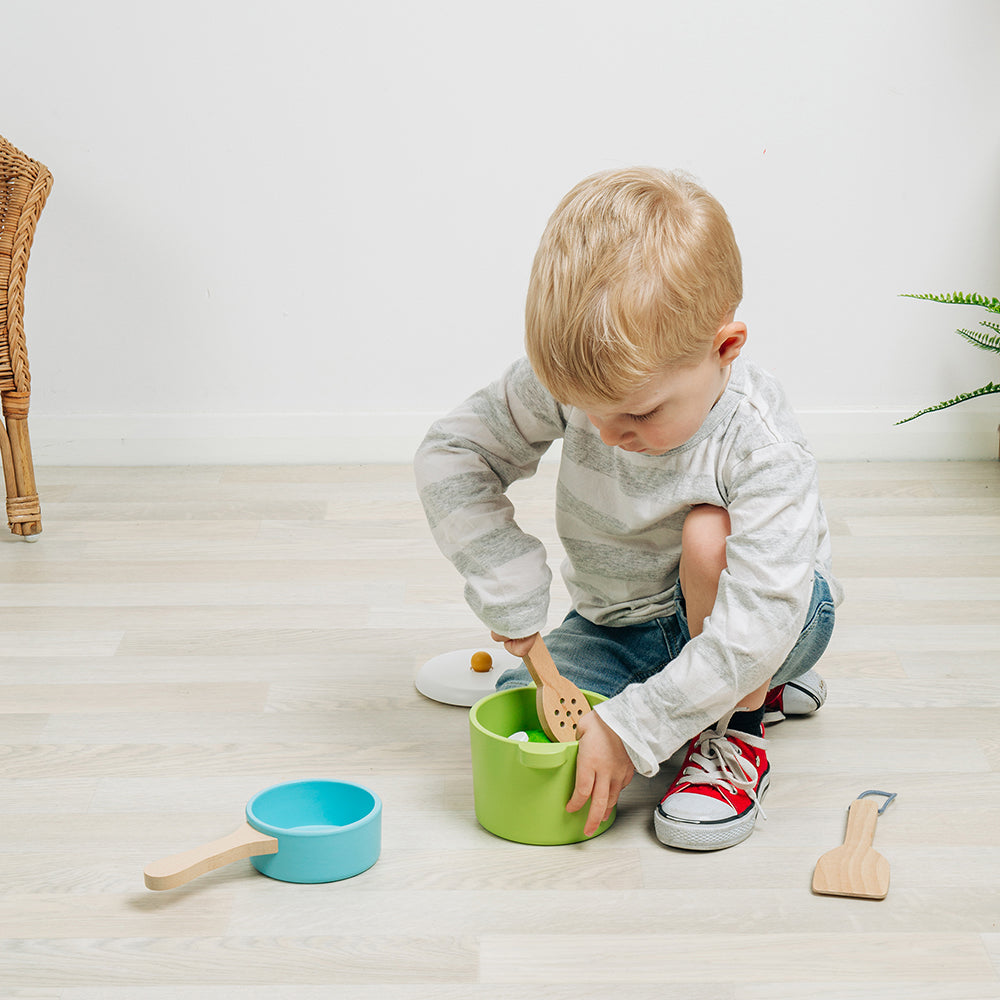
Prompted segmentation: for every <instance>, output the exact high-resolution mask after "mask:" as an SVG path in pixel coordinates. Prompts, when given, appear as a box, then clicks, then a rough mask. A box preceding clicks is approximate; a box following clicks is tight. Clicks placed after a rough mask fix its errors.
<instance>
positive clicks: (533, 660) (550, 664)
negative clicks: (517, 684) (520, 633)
mask: <svg viewBox="0 0 1000 1000" xmlns="http://www.w3.org/2000/svg"><path fill="white" fill-rule="evenodd" d="M522 659H523V660H524V665H525V666H526V667H527V668H528V673H529V674H531V679H532V680H533V681H534V682H535V683H536V684H537V685H538V687H544V686H545V685H546V684H557V683H558V682H559V676H560V674H559V670H558V668H557V667H556V664H555V660H553V659H552V654H551V653H549V651H548V649H547V648H546V645H545V640H544V639H543V638H542V637H541V635H539V636H538V638H537V639H536V640H535V642H534V644H533V645H532V647H531V649H529V650H528V652H527V653H525V654H524V656H523V657H522Z"/></svg>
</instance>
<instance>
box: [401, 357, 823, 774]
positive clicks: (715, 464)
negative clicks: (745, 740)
mask: <svg viewBox="0 0 1000 1000" xmlns="http://www.w3.org/2000/svg"><path fill="white" fill-rule="evenodd" d="M560 438H561V439H562V442H563V444H562V458H561V462H560V467H559V476H558V482H557V490H556V497H555V509H556V525H557V529H558V532H559V536H560V539H561V540H562V543H563V546H564V548H565V551H566V560H565V562H564V563H563V566H562V573H563V577H564V579H565V581H566V585H567V588H568V590H569V593H570V596H571V598H572V600H573V606H574V608H575V609H576V611H578V612H579V613H580V614H581V615H583V616H584V617H585V618H588V619H589V620H591V621H593V622H595V623H596V624H599V625H607V626H612V627H613V626H616V625H627V624H636V623H641V622H646V621H650V620H652V619H654V618H658V617H662V616H666V615H670V614H672V613H673V611H674V585H675V584H676V582H677V572H678V565H679V562H680V551H681V528H682V526H683V523H684V518H685V517H686V516H687V513H688V511H689V510H690V508H691V507H692V506H693V505H695V504H702V503H707V504H714V505H715V506H719V507H725V508H726V509H727V510H728V512H729V515H730V521H731V526H732V533H731V535H730V537H729V540H728V544H727V568H726V570H725V571H724V572H723V574H722V579H721V580H720V584H719V592H718V597H717V599H716V603H715V607H714V608H713V611H712V614H711V616H710V617H709V618H708V619H706V621H705V626H704V630H703V632H702V634H701V635H700V636H697V637H695V638H694V639H693V640H692V641H691V642H690V643H688V645H687V646H686V647H685V649H684V650H683V652H682V653H681V655H680V656H679V657H678V658H677V659H675V660H674V661H672V662H671V663H669V664H667V665H666V666H665V667H664V669H663V670H661V671H660V673H658V674H657V675H656V676H654V677H653V678H651V679H650V680H648V681H646V682H645V683H642V684H638V683H637V684H632V685H630V686H629V687H627V688H626V689H625V690H624V691H622V692H621V693H620V694H618V695H616V696H615V697H614V698H611V699H610V700H608V701H607V702H605V703H604V704H602V705H601V706H599V708H598V710H597V711H598V713H599V714H600V715H601V717H602V719H604V720H605V721H606V722H607V723H608V724H609V725H610V726H611V728H612V729H614V730H615V732H616V733H617V734H618V735H619V736H620V737H621V739H622V741H623V743H624V744H625V747H626V749H627V750H628V752H629V756H630V757H631V759H632V762H633V764H634V765H635V767H636V770H637V771H639V773H641V774H645V775H652V774H655V773H656V771H657V770H658V767H659V764H660V762H662V761H664V760H666V759H667V758H668V757H670V755H671V754H673V753H674V752H675V751H676V750H677V749H678V748H679V747H680V746H682V745H683V744H684V743H685V742H686V741H687V740H688V739H690V738H691V737H692V736H694V735H696V734H697V733H699V732H700V731H701V730H703V729H704V728H706V727H707V726H710V725H713V724H714V723H715V722H716V721H717V720H718V719H719V718H721V717H722V716H723V715H725V714H726V713H727V712H728V711H730V710H731V709H732V708H733V706H734V705H736V704H737V703H738V701H739V699H740V698H741V697H743V696H744V695H745V694H747V693H749V692H750V691H753V690H755V689H756V688H758V687H759V686H760V685H761V684H763V683H764V682H765V681H766V680H767V679H768V678H769V677H770V676H772V675H773V674H774V672H775V671H776V670H777V668H778V667H779V666H780V665H781V663H782V662H783V661H784V659H785V657H786V656H787V655H788V652H789V651H790V650H791V647H792V646H793V645H794V643H795V641H796V639H797V638H798V635H799V633H800V631H801V629H802V626H803V624H804V622H805V616H806V612H807V610H808V607H809V601H810V597H811V594H812V584H813V573H814V571H815V572H819V573H820V574H822V575H823V576H824V577H825V578H826V580H827V582H828V583H829V584H830V588H831V591H832V593H833V595H834V599H835V601H836V602H837V603H839V602H840V600H841V598H842V591H841V589H840V587H839V585H838V583H837V581H836V580H835V578H834V577H833V574H832V572H831V567H830V539H829V531H828V527H827V522H826V517H825V515H824V512H823V508H822V504H821V502H820V499H819V493H818V487H817V476H816V463H815V460H814V459H813V457H812V455H811V454H810V453H809V451H808V449H807V447H806V444H805V440H804V438H803V435H802V433H801V431H800V430H799V427H798V424H797V421H796V420H795V417H794V416H793V414H792V412H791V410H790V408H789V406H788V404H787V403H786V401H785V398H784V394H783V392H782V390H781V388H780V386H779V385H778V383H777V382H776V381H775V380H774V379H773V378H772V377H771V376H769V375H768V374H766V373H765V372H763V371H762V370H761V369H759V368H757V367H756V366H754V365H753V364H752V363H750V362H748V361H746V360H744V359H743V358H742V357H741V358H738V359H737V360H736V362H735V363H734V364H733V366H732V370H731V373H730V378H729V383H728V385H727V387H726V390H725V392H724V393H723V394H722V396H721V397H720V399H719V400H718V402H717V403H716V404H715V406H714V407H713V409H712V411H711V413H710V414H709V415H708V417H707V418H706V420H705V422H704V423H703V424H702V426H701V428H700V429H699V430H698V431H697V433H696V434H695V435H694V436H693V437H692V438H691V439H690V440H688V441H687V442H685V443H684V444H683V445H681V446H680V447H679V448H675V449H673V450H672V451H669V452H667V453H666V454H663V455H644V454H638V453H629V452H625V451H623V450H621V449H619V448H613V447H609V446H607V445H605V444H604V443H603V442H602V441H601V439H600V436H599V435H598V433H597V430H596V429H595V428H594V427H593V425H592V424H591V423H590V421H589V420H588V419H587V416H586V414H585V413H584V412H582V411H581V410H578V409H575V408H573V407H569V406H563V405H562V404H560V403H557V402H556V401H555V400H554V399H553V398H552V396H551V395H550V394H549V393H548V392H547V390H546V389H545V388H544V387H543V386H542V385H541V384H540V383H539V381H538V380H537V378H536V377H535V375H534V373H533V372H532V370H531V368H530V366H529V365H528V362H527V360H526V359H521V360H520V361H518V362H516V363H515V364H514V365H512V366H511V367H510V368H509V369H508V370H507V371H506V372H505V373H504V375H503V376H501V378H500V379H498V380H497V381H496V382H494V383H493V384H492V385H490V386H488V387H487V388H485V389H483V390H481V391H480V392H477V393H475V394H474V395H473V396H471V397H470V398H469V399H468V400H466V401H465V402H464V403H463V404H461V405H460V406H459V407H458V408H457V409H455V410H454V411H453V412H452V413H450V414H449V415H448V416H446V417H444V418H442V419H441V420H439V421H437V422H435V423H434V425H433V426H432V427H431V429H430V430H429V432H428V434H427V436H426V438H425V439H424V441H423V443H422V444H421V446H420V448H419V450H418V452H417V456H416V460H415V471H416V476H417V485H418V489H419V491H420V497H421V500H422V502H423V504H424V509H425V511H426V514H427V518H428V522H429V524H430V527H431V531H432V533H433V535H434V538H435V540H436V541H437V543H438V545H439V546H440V548H441V550H442V552H443V553H444V554H445V555H446V556H447V557H448V558H449V559H451V560H452V562H453V563H454V564H455V566H456V568H457V569H458V570H459V572H460V573H461V574H462V575H463V576H464V577H465V580H466V590H465V593H466V599H467V600H468V602H469V605H470V607H471V608H472V610H473V611H474V612H475V613H476V614H477V615H478V616H479V618H480V619H481V620H482V621H483V623H484V624H485V625H486V626H487V627H488V628H491V629H494V630H495V631H497V632H498V633H500V634H501V635H506V636H511V637H515V638H518V637H521V636H526V635H531V634H533V633H534V632H537V631H540V630H542V629H543V628H544V627H545V623H546V618H547V613H548V601H549V586H550V583H551V574H550V572H549V569H548V566H547V564H546V554H545V550H544V547H543V545H542V543H541V542H540V541H539V540H538V539H537V538H534V537H532V536H530V535H528V534H526V533H525V532H523V531H522V530H521V529H520V528H519V527H518V525H517V522H516V521H515V519H514V508H513V505H512V504H511V502H510V501H509V500H508V499H507V497H506V495H505V494H506V490H507V488H508V487H509V486H510V484H511V483H512V482H514V481H515V480H518V479H522V478H525V477H527V476H530V475H532V474H533V473H534V472H535V470H536V468H537V465H538V462H539V460H540V459H541V457H542V455H543V454H544V453H545V451H546V450H547V449H548V447H549V446H550V445H551V443H552V442H553V441H554V440H557V439H560Z"/></svg>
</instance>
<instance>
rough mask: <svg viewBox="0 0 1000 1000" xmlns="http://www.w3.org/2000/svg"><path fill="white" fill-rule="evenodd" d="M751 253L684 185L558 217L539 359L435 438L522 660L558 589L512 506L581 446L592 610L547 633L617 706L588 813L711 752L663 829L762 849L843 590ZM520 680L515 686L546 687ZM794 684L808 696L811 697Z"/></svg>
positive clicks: (531, 338)
mask: <svg viewBox="0 0 1000 1000" xmlns="http://www.w3.org/2000/svg"><path fill="white" fill-rule="evenodd" d="M741 298H742V271H741V261H740V253H739V250H738V248H737V246H736V241H735V238H734V236H733V232H732V229H731V227H730V224H729V220H728V218H727V217H726V214H725V212H724V211H723V209H722V207H721V206H720V205H719V203H718V202H717V201H716V200H715V199H714V198H713V197H712V196H711V195H709V194H708V193H707V192H706V191H704V190H703V189H702V188H700V187H699V186H698V185H697V184H695V183H694V182H693V181H691V180H690V179H688V178H687V177H685V176H682V175H678V174H667V173H664V172H662V171H659V170H654V169H646V168H635V169H625V170H614V171H607V172H604V173H601V174H597V175H595V176H593V177H590V178H588V179H586V180H584V181H583V182H582V183H580V184H579V185H577V186H576V187H575V188H574V189H573V190H572V191H571V192H570V193H569V194H568V195H567V196H566V197H565V198H564V199H563V201H562V203H561V204H560V205H559V207H558V208H557V209H556V211H555V213H554V214H553V216H552V218H551V219H550V220H549V224H548V226H547V228H546V230H545V233H544V234H543V236H542V240H541V244H540V246H539V248H538V252H537V255H536V257H535V262H534V267H533V269H532V273H531V280H530V284H529V289H528V297H527V308H526V341H525V342H526V347H527V359H522V360H521V361H519V362H516V363H515V364H514V365H513V366H512V367H510V368H509V369H508V370H507V371H506V372H505V373H504V374H503V375H502V376H501V378H500V379H499V380H498V381H497V382H495V383H494V384H493V385H491V386H489V387H488V388H486V389H483V390H482V391H480V392H478V393H476V394H475V395H473V396H472V397H471V398H470V399H468V400H467V401H466V402H465V403H464V404H462V405H461V406H459V407H458V408H457V409H456V410H455V411H454V412H452V413H451V414H450V415H449V416H447V417H445V418H444V419H442V420H440V421H438V422H436V423H435V424H434V425H433V427H431V429H430V431H429V432H428V434H427V437H426V438H425V440H424V442H423V444H422V445H421V447H420V449H419V451H418V453H417V457H416V473H417V480H418V486H419V489H420V496H421V500H422V502H423V504H424V508H425V510H426V513H427V517H428V521H429V523H430V525H431V529H432V531H433V534H434V537H435V539H436V541H437V543H438V545H439V546H440V547H441V549H442V551H443V552H444V553H445V555H447V556H448V557H449V558H450V559H451V560H452V561H453V562H454V564H455V566H456V567H457V568H458V570H459V571H460V572H461V573H462V575H463V576H464V577H465V579H466V581H467V585H466V598H467V600H468V602H469V604H470V606H471V607H472V609H473V611H475V613H476V614H477V615H478V616H479V617H480V619H481V620H482V621H483V622H484V624H485V625H486V626H487V627H488V628H490V629H491V631H492V634H493V637H494V638H495V639H496V640H498V641H502V642H504V644H505V646H506V648H507V649H508V650H509V651H510V652H511V653H513V654H515V655H517V656H521V655H523V654H524V653H525V652H527V650H528V649H529V648H530V646H531V644H532V642H533V641H534V639H535V637H536V635H537V634H538V632H539V630H540V629H542V628H543V627H544V626H545V622H546V617H547V611H548V601H549V584H550V581H551V574H550V571H549V569H548V567H547V565H546V556H545V551H544V549H543V547H542V544H541V542H540V541H539V540H538V539H536V538H533V537H531V536H529V535H527V534H525V533H524V532H522V531H521V529H520V528H519V527H518V525H517V523H516V522H515V520H514V511H513V507H512V505H511V503H510V501H509V500H508V499H507V498H506V496H505V491H506V490H507V488H508V486H510V484H511V483H512V482H514V481H515V480H517V479H521V478H524V477H527V476H530V475H532V474H533V473H534V472H535V469H536V467H537V464H538V461H539V459H540V458H541V456H542V454H543V453H544V452H545V450H546V449H547V448H548V447H549V445H550V444H551V443H552V441H554V440H556V439H557V438H561V439H562V442H563V443H562V458H561V464H560V467H559V478H558V485H557V490H556V523H557V527H558V531H559V535H560V538H561V539H562V542H563V545H564V547H565V551H566V560H565V562H564V564H563V567H562V571H563V575H564V578H565V581H566V584H567V587H568V589H569V592H570V595H571V597H572V601H573V610H572V611H571V612H570V613H569V615H568V616H567V618H566V619H565V621H564V622H563V623H562V624H561V625H560V626H559V627H558V628H556V629H555V630H554V631H552V632H551V633H550V634H549V635H548V636H547V638H546V643H547V645H548V648H549V650H550V652H551V654H552V656H553V658H554V659H555V661H556V664H557V665H558V667H559V670H560V671H561V672H562V673H563V674H564V675H565V676H567V677H569V678H570V679H571V680H573V681H574V682H575V683H576V684H577V685H578V686H580V687H581V688H583V689H584V690H590V691H596V692H598V693H600V694H603V695H605V696H606V697H608V699H609V700H608V701H606V702H604V703H603V704H601V705H600V706H598V707H597V709H595V711H593V712H591V713H589V714H588V715H587V716H585V717H584V718H583V719H582V720H581V723H580V726H579V732H580V746H579V752H578V757H577V773H576V789H575V791H574V793H573V796H572V798H571V799H570V801H569V802H568V803H567V809H568V810H569V811H571V812H575V811H577V810H579V809H580V808H582V807H583V806H584V805H585V803H586V802H587V801H588V800H589V801H590V809H589V812H588V816H587V822H586V827H585V832H586V833H587V834H588V835H590V834H592V833H593V832H594V831H595V830H596V829H597V827H598V826H599V824H600V823H601V822H602V821H603V820H604V819H606V818H607V817H608V816H609V815H610V813H611V810H612V808H613V807H614V805H615V803H616V802H617V800H618V796H619V794H620V793H621V790H622V789H623V788H624V787H625V786H626V785H627V784H628V783H629V782H630V781H631V779H632V776H633V775H634V773H635V772H636V771H638V772H639V773H640V774H643V775H646V776H651V775H653V774H655V773H656V772H657V770H658V768H659V765H660V763H661V762H663V761H665V760H667V758H669V757H670V756H671V755H672V754H673V753H674V752H675V751H676V750H678V749H679V748H680V747H682V746H683V745H684V743H685V742H687V741H690V743H689V747H688V751H687V756H686V758H685V760H684V763H683V765H682V767H681V770H680V772H679V773H678V775H677V777H676V779H675V780H674V782H673V784H672V785H671V786H670V787H669V789H668V791H667V793H666V795H665V796H664V797H663V799H662V801H661V802H660V804H659V806H658V807H657V809H656V810H655V812H654V825H655V829H656V833H657V836H658V837H659V839H660V840H661V841H662V842H663V843H664V844H668V845H670V846H674V847H682V848H688V849H692V850H713V849H717V848H722V847H729V846H732V845H733V844H736V843H739V842H740V841H741V840H744V839H745V838H746V837H748V836H749V835H750V833H751V832H752V830H753V827H754V823H755V821H756V816H757V812H758V810H759V807H760V800H761V798H762V797H763V795H764V792H765V791H766V790H767V786H768V782H769V766H768V762H767V748H766V743H765V741H764V728H763V719H764V713H765V700H766V701H767V710H768V718H769V721H770V720H771V719H775V720H776V719H780V718H783V716H784V714H791V713H803V714H806V713H808V712H811V711H814V710H815V709H816V708H818V707H819V706H820V705H822V703H823V700H824V698H825V687H824V685H823V682H822V681H821V680H820V679H819V677H818V676H817V675H816V673H815V672H814V671H812V669H811V668H812V666H813V664H814V663H815V662H816V661H817V660H818V659H819V656H820V655H821V654H822V652H823V650H824V649H825V647H826V645H827V643H828V642H829V638H830V634H831V632H832V629H833V621H834V607H835V606H836V605H837V604H839V603H840V600H841V597H842V594H841V590H840V587H839V585H838V584H837V582H836V580H835V579H834V577H833V575H832V573H831V570H830V543H829V533H828V529H827V523H826V518H825V515H824V513H823V508H822V505H821V503H820V500H819V496H818V490H817V477H816V464H815V461H814V459H813V457H812V456H811V455H810V453H809V452H808V450H807V448H806V444H805V441H804V439H803V436H802V433H801V431H800V430H799V428H798V425H797V423H796V421H795V418H794V417H793V415H792V413H791V410H790V409H789V407H788V404H787V403H786V401H785V398H784V396H783V394H782V391H781V389H780V387H779V386H778V384H777V383H776V382H775V380H774V379H773V378H772V377H770V376H769V375H767V374H765V373H764V372H763V371H761V370H760V369H758V368H756V367H755V366H754V365H752V364H751V363H750V362H748V361H747V360H745V359H744V358H743V357H742V356H741V352H742V350H743V347H744V345H745V343H746V339H747V329H746V326H745V325H744V324H743V323H741V322H738V321H737V320H736V319H735V310H736V307H737V306H738V304H739V302H740V300H741ZM529 680H530V678H529V677H528V674H527V671H526V670H525V669H524V668H523V667H521V668H518V669H516V670H512V671H508V672H507V673H506V674H504V676H503V677H501V678H500V681H499V682H498V684H497V687H498V688H501V689H503V688H506V687H511V686H517V685H523V684H526V683H528V682H529ZM793 681H794V683H790V682H793Z"/></svg>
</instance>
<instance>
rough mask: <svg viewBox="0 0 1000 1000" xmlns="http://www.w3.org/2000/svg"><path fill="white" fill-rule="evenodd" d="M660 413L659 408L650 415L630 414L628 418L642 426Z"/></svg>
mask: <svg viewBox="0 0 1000 1000" xmlns="http://www.w3.org/2000/svg"><path fill="white" fill-rule="evenodd" d="M659 412H660V411H659V408H657V409H655V410H650V411H649V413H630V414H629V415H628V416H629V420H635V421H637V422H638V423H640V424H641V423H642V422H643V421H644V420H649V419H650V418H652V417H655V416H656V414H657V413H659Z"/></svg>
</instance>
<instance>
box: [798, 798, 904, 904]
mask: <svg viewBox="0 0 1000 1000" xmlns="http://www.w3.org/2000/svg"><path fill="white" fill-rule="evenodd" d="M872 795H884V796H886V800H885V802H884V803H883V805H882V808H881V809H879V808H878V806H877V805H876V803H875V802H874V801H873V800H872V799H871V798H869V796H872ZM895 797H896V793H895V792H879V791H875V790H874V789H872V790H871V791H867V792H862V793H861V794H860V795H859V796H858V797H857V798H856V799H855V800H854V801H853V802H852V803H851V805H850V808H849V809H848V812H847V833H846V834H845V836H844V843H843V844H842V845H841V846H840V847H836V848H834V849H833V850H832V851H827V852H826V854H824V855H823V856H822V857H821V858H820V859H819V861H818V862H817V863H816V871H815V873H814V874H813V885H812V887H813V892H818V893H821V894H823V895H827V896H856V897H858V898H860V899H885V897H886V895H887V894H888V892H889V862H888V861H886V859H885V858H884V857H882V855H881V854H879V853H878V851H876V850H874V849H873V848H872V841H873V840H874V839H875V827H876V825H877V823H878V818H879V816H881V815H882V813H884V812H885V810H886V806H888V805H889V803H890V802H892V800H893V799H894V798H895Z"/></svg>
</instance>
